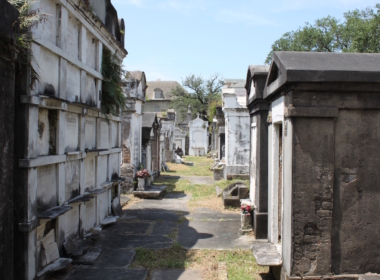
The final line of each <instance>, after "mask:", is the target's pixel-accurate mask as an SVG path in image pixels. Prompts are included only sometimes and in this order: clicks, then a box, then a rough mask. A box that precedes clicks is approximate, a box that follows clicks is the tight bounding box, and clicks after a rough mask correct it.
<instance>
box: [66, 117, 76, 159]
mask: <svg viewBox="0 0 380 280" xmlns="http://www.w3.org/2000/svg"><path fill="white" fill-rule="evenodd" d="M78 133H79V116H78V114H75V113H70V112H66V125H65V152H73V151H77V150H78V144H79V138H78Z"/></svg>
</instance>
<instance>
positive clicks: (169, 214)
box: [124, 208, 189, 222]
mask: <svg viewBox="0 0 380 280" xmlns="http://www.w3.org/2000/svg"><path fill="white" fill-rule="evenodd" d="M124 213H126V214H127V217H128V216H134V217H136V219H138V220H141V221H167V222H178V221H179V219H180V215H187V214H188V213H189V212H184V211H183V212H182V211H170V210H164V209H161V210H160V209H150V208H147V209H146V210H145V211H144V210H143V209H141V210H140V209H138V210H133V209H131V210H129V209H128V210H127V211H125V212H124Z"/></svg>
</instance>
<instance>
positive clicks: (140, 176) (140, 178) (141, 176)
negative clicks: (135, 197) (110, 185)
mask: <svg viewBox="0 0 380 280" xmlns="http://www.w3.org/2000/svg"><path fill="white" fill-rule="evenodd" d="M136 176H137V189H138V190H145V178H147V177H149V176H150V174H149V171H148V169H143V170H140V171H138V172H137V173H136Z"/></svg>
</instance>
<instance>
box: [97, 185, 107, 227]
mask: <svg viewBox="0 0 380 280" xmlns="http://www.w3.org/2000/svg"><path fill="white" fill-rule="evenodd" d="M97 199H98V203H97V206H98V209H97V210H98V222H99V223H100V222H101V221H103V220H104V219H105V217H107V216H108V192H105V193H102V194H100V195H98V196H97Z"/></svg>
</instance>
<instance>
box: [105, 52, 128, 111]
mask: <svg viewBox="0 0 380 280" xmlns="http://www.w3.org/2000/svg"><path fill="white" fill-rule="evenodd" d="M123 73H124V71H123V69H122V67H121V63H120V61H118V59H117V57H116V54H112V53H111V51H110V50H108V49H107V48H105V47H104V48H103V56H102V75H103V83H102V111H103V112H104V113H106V114H110V113H111V114H113V115H116V116H118V115H120V109H121V110H124V109H125V107H126V104H125V101H126V97H125V96H124V93H123V89H122V87H121V80H120V79H121V77H122V75H123Z"/></svg>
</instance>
